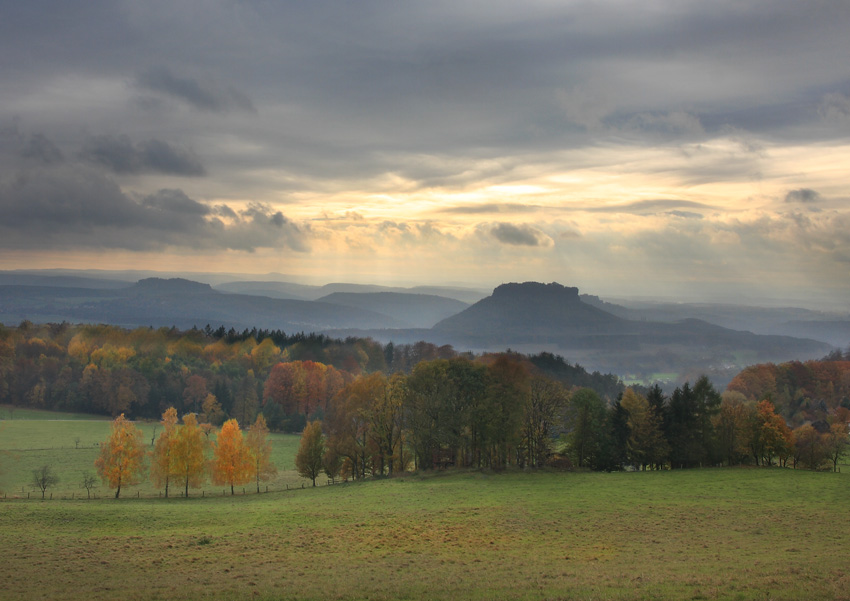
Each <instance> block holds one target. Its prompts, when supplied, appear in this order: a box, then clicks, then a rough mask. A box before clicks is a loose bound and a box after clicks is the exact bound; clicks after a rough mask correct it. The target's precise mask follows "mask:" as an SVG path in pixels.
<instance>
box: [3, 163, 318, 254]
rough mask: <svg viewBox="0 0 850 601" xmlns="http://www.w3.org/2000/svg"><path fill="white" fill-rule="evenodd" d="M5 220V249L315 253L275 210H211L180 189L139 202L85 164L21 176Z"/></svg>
mask: <svg viewBox="0 0 850 601" xmlns="http://www.w3.org/2000/svg"><path fill="white" fill-rule="evenodd" d="M0 214H2V215H3V219H2V221H0V247H3V248H25V249H29V248H32V249H64V248H74V247H79V248H101V249H110V248H112V249H125V250H156V249H163V248H166V247H177V248H191V249H228V248H229V249H236V250H244V251H249V252H251V251H253V250H255V249H257V248H280V249H287V248H288V249H291V250H297V251H304V250H307V243H306V240H305V235H304V232H303V231H302V229H301V228H300V227H299V226H298V225H297V224H294V223H292V222H291V221H290V220H288V219H287V218H286V217H285V216H284V215H283V214H282V213H281V212H280V211H275V210H273V209H271V208H269V207H267V206H264V205H261V204H254V205H251V206H250V207H249V208H248V209H246V210H244V211H241V212H239V211H233V210H232V209H230V208H229V207H228V208H227V209H226V210H225V209H223V207H222V206H218V207H215V209H211V208H210V207H209V206H207V205H205V204H203V203H200V202H198V201H196V200H194V199H192V198H190V197H189V196H187V195H186V194H185V193H184V192H183V191H181V190H173V189H163V190H159V191H158V192H155V193H153V194H149V195H145V196H141V197H139V198H134V197H131V196H130V195H127V194H125V193H124V192H123V191H122V190H121V189H120V187H119V186H118V185H117V184H116V183H115V182H114V181H113V180H111V179H109V178H107V177H104V176H103V175H102V173H100V172H99V171H97V170H94V169H91V168H87V167H85V166H83V165H69V164H64V165H61V166H59V167H54V168H42V169H37V170H32V171H27V172H21V173H18V174H17V176H16V177H15V178H14V179H13V180H12V181H11V182H10V183H8V184H6V185H0ZM221 216H224V217H226V218H227V221H223V220H222V219H221V218H220V217H221Z"/></svg>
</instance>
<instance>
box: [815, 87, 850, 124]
mask: <svg viewBox="0 0 850 601" xmlns="http://www.w3.org/2000/svg"><path fill="white" fill-rule="evenodd" d="M818 112H819V113H820V115H821V117H822V118H823V119H824V120H826V121H828V122H830V123H838V124H846V123H848V122H850V96H849V95H846V94H842V93H840V92H830V93H829V94H826V95H824V97H823V100H821V103H820V106H819V107H818Z"/></svg>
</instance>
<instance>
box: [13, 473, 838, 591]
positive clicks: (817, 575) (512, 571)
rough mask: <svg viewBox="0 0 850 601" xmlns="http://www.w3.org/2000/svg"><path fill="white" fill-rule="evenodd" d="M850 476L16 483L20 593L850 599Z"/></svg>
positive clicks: (458, 475)
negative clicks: (108, 494)
mask: <svg viewBox="0 0 850 601" xmlns="http://www.w3.org/2000/svg"><path fill="white" fill-rule="evenodd" d="M848 492H850V479H848V477H847V476H846V475H844V474H832V473H813V472H803V471H797V472H794V471H791V470H782V469H706V470H693V471H674V472H645V473H615V474H602V473H505V474H482V473H475V472H466V473H437V474H430V475H427V476H417V475H408V476H404V477H398V478H391V479H379V480H373V481H366V482H362V483H354V484H339V485H336V486H323V487H318V488H315V489H310V488H308V489H306V490H300V489H298V490H292V491H289V492H281V493H269V494H263V495H245V496H241V495H237V496H236V497H216V498H205V499H202V498H198V497H192V498H189V499H180V498H172V499H167V500H166V499H145V498H142V499H134V498H130V499H120V500H117V501H116V500H113V499H98V500H95V501H84V500H74V501H70V500H62V501H58V500H54V501H46V502H41V501H5V502H3V503H2V504H0V544H2V548H3V549H4V555H5V558H6V559H5V561H4V562H3V563H2V566H0V586H2V587H3V590H4V593H5V596H4V598H7V599H26V598H31V597H33V596H35V595H38V596H40V597H44V598H50V599H57V600H58V599H64V600H69V601H71V600H85V601H92V600H99V599H104V600H106V599H109V600H113V599H139V600H141V599H159V600H173V599H200V598H203V599H216V600H218V599H220V600H229V599H233V600H236V599H260V600H272V599H351V600H354V599H372V600H382V599H386V600H389V599H482V600H483V599H529V600H531V599H587V600H591V599H620V600H639V599H740V600H750V599H752V600H764V599H788V600H791V599H795V600H796V599H810V600H811V599H814V600H817V599H848V598H850V597H849V596H848V595H850V593H849V592H848V591H850V574H849V573H848V571H847V569H846V566H847V557H846V552H847V534H846V528H844V523H845V519H846V516H847V514H848V510H850V494H848Z"/></svg>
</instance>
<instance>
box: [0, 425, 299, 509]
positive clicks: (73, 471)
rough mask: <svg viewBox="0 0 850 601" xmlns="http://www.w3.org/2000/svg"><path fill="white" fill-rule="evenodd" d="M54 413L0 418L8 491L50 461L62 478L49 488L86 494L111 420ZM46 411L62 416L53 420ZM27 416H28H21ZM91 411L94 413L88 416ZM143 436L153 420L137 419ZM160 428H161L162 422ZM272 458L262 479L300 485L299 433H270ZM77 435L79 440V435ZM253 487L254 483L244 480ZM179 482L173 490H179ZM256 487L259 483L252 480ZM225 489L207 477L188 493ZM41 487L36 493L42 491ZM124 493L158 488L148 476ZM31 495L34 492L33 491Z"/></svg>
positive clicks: (101, 491)
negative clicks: (86, 477)
mask: <svg viewBox="0 0 850 601" xmlns="http://www.w3.org/2000/svg"><path fill="white" fill-rule="evenodd" d="M64 415H66V414H56V413H49V412H37V411H25V410H22V409H16V410H15V411H14V413H13V416H14V419H12V420H9V419H6V420H2V421H0V492H3V493H5V494H6V496H7V497H10V496H13V495H17V496H26V494H27V492H28V491H30V492H31V491H34V489H33V487H32V486H31V484H30V481H31V480H32V470H34V469H36V468H39V467H41V466H42V465H49V466H51V467H52V468H53V470H54V471H55V473H56V474H57V475H58V476H59V479H60V481H59V484H58V485H57V486H56V487H54V488H51V489H48V494H50V493H53V495H54V497H70V496H71V495H75V496H79V495H85V494H86V491H85V490H83V489H82V488H81V487H80V484H81V482H82V474H83V472H87V471H88V472H94V471H95V469H94V461H95V459H96V458H97V456H98V454H99V453H100V447H99V446H98V445H99V444H100V443H101V442H103V441H104V440H106V439H107V437H108V436H109V431H110V424H111V422H110V421H109V420H105V419H88V420H83V419H80V418H82V417H84V416H82V415H80V414H67V415H68V416H70V417H64ZM48 416H53V417H57V416H59V419H54V420H49V419H47V417H48ZM23 417H26V418H27V419H19V418H23ZM89 417H91V416H89ZM137 425H138V426H139V427H140V429H141V430H142V433H143V434H144V440H145V441H147V442H148V443H150V440H151V437H152V435H153V428H154V423H153V422H151V423H140V424H137ZM156 425H157V427H158V428H159V429H158V430H157V434H158V433H159V432H161V427H160V426H159V424H158V423H157V424H156ZM269 438H270V440H271V441H272V462H273V463H274V464H275V465H276V466H277V469H278V475H277V477H275V478H274V479H273V480H270V481H269V482H267V483H264V484H263V487H265V486H266V484H267V485H268V487H269V490H280V489H285V488H286V486H287V485H289V486H290V487H292V486H299V487H300V486H301V483H302V479H301V477H300V476H298V474H297V473H296V472H295V453H296V451H297V450H298V441H299V438H300V437H299V436H298V435H293V434H271V435H270V437H269ZM77 439H79V441H78V440H77ZM246 488H247V489H248V490H249V491H250V490H251V488H250V485H246ZM178 489H179V486H178V487H175V488H173V489H172V490H178ZM254 490H255V491H256V485H255V486H254ZM202 491H204V492H205V494H221V487H217V486H213V485H212V484H210V483H209V482H208V483H207V484H205V485H204V486H203V487H201V488H198V489H190V490H189V494H190V495H195V494H197V495H201V494H202ZM40 494H41V493H40V492H39V493H38V496H40ZM96 494H97V495H98V496H107V495H109V489H107V488H105V487H104V486H100V487H99V488H98V489H97V491H96ZM121 494H122V496H123V495H126V496H135V495H137V494H139V495H141V496H145V495H147V496H156V495H158V494H159V489H157V488H155V487H154V486H153V484H151V483H150V482H147V481H145V482H142V483H141V484H139V485H138V486H131V487H128V488H127V489H126V492H125V491H124V489H123V488H122V493H121ZM33 496H35V495H34V493H33Z"/></svg>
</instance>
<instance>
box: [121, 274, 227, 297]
mask: <svg viewBox="0 0 850 601" xmlns="http://www.w3.org/2000/svg"><path fill="white" fill-rule="evenodd" d="M131 288H132V289H133V290H136V291H139V292H154V293H170V294H199V293H203V294H218V293H217V292H216V291H215V290H213V289H212V286H210V285H209V284H202V283H201V282H195V281H192V280H187V279H184V278H145V279H143V280H139V281H138V282H136V284H134V285H133V286H131Z"/></svg>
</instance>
